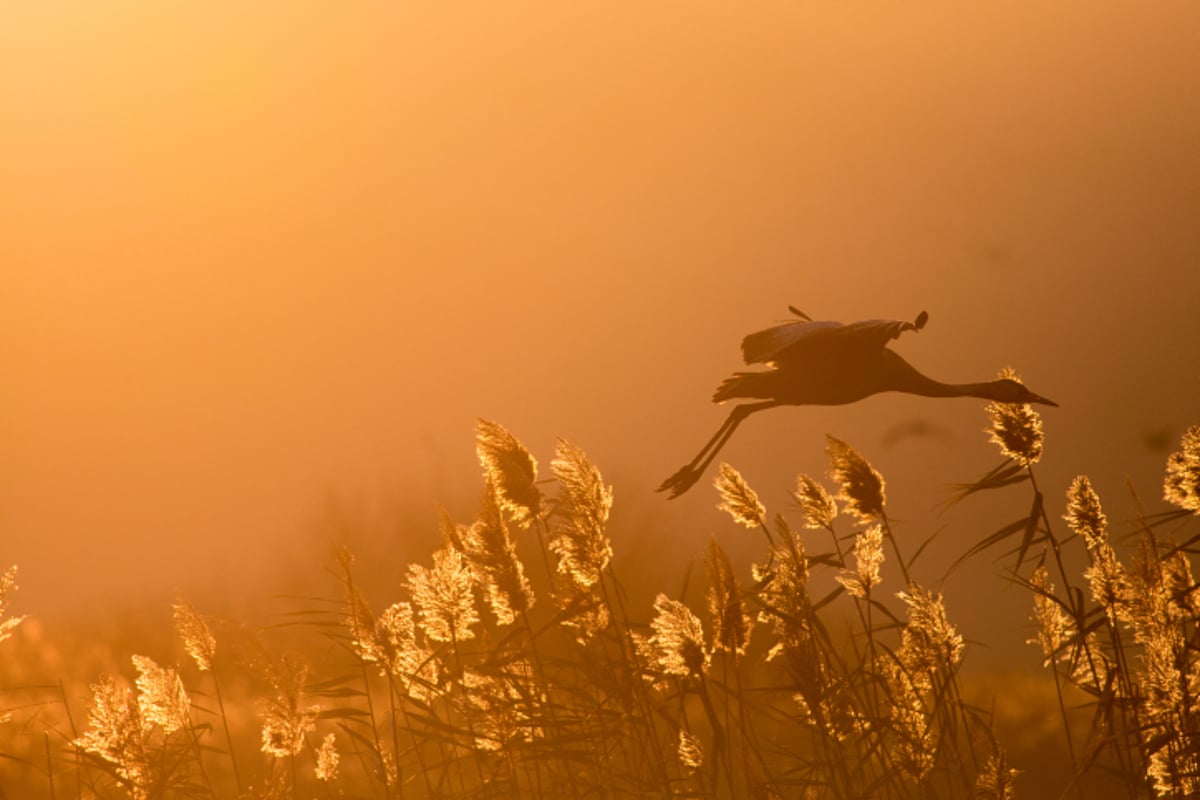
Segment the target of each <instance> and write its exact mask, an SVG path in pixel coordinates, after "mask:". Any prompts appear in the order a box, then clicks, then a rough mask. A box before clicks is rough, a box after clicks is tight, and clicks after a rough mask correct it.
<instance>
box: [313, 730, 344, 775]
mask: <svg viewBox="0 0 1200 800" xmlns="http://www.w3.org/2000/svg"><path fill="white" fill-rule="evenodd" d="M336 739H337V736H336V734H333V733H329V734H326V735H325V738H324V739H322V740H321V746H320V747H318V748H317V752H316V762H317V763H316V766H315V767H314V768H313V774H314V775H316V778H317V780H319V781H324V782H326V783H332V782H333V781H336V780H337V775H338V764H339V762H340V761H341V756H340V755H339V754H338V751H337V741H336Z"/></svg>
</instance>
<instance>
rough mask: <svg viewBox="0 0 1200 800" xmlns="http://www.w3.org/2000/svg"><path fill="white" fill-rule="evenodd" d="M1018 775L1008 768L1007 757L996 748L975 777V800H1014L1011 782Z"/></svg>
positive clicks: (1014, 795)
mask: <svg viewBox="0 0 1200 800" xmlns="http://www.w3.org/2000/svg"><path fill="white" fill-rule="evenodd" d="M1020 773H1021V771H1020V770H1019V769H1013V768H1012V767H1009V766H1008V755H1007V754H1006V753H1005V752H1004V750H1003V748H1000V747H999V746H997V747H996V752H995V753H993V754H992V755H990V756H988V760H987V761H986V762H985V763H984V765H983V769H981V770H980V771H979V774H978V775H977V776H976V777H975V800H1016V796H1017V793H1016V789H1015V788H1014V787H1013V782H1014V780H1015V779H1016V777H1017V775H1019V774H1020Z"/></svg>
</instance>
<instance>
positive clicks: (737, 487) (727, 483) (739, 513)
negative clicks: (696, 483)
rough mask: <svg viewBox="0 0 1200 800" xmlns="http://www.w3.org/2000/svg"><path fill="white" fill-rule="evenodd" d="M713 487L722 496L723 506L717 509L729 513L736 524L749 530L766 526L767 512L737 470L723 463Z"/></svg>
mask: <svg viewBox="0 0 1200 800" xmlns="http://www.w3.org/2000/svg"><path fill="white" fill-rule="evenodd" d="M713 485H714V486H716V487H717V493H718V494H719V495H721V504H720V505H718V506H717V508H719V509H721V510H722V511H725V512H727V513H728V514H729V516H731V517H733V521H734V522H736V523H738V524H739V525H744V526H745V527H747V528H758V527H761V526H763V525H765V524H766V519H767V510H766V509H765V508H763V504H762V503H760V502H759V501H758V494H756V493H755V491H754V490H753V489H751V488H750V485H749V484H748V483H746V480H745V478H743V477H742V475H741V473H739V472H738V471H737V470H736V469H734V468H733V467H731V466H729V465H728V464H726V463H724V462H722V463H721V467H720V469H719V470H718V472H717V477H716V479H715V480H714V481H713Z"/></svg>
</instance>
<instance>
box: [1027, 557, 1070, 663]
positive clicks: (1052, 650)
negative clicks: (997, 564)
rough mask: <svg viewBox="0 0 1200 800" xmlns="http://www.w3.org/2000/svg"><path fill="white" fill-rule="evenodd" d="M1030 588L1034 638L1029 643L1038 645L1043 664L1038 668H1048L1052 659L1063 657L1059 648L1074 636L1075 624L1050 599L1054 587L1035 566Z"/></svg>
mask: <svg viewBox="0 0 1200 800" xmlns="http://www.w3.org/2000/svg"><path fill="white" fill-rule="evenodd" d="M1029 585H1030V586H1031V587H1032V588H1033V590H1034V592H1033V620H1034V622H1036V623H1037V628H1038V634H1037V638H1036V639H1030V640H1029V644H1039V645H1041V647H1042V654H1043V655H1044V656H1045V661H1044V662H1043V664H1042V666H1046V667H1048V666H1050V664H1051V663H1053V662H1054V661H1055V660H1058V659H1061V658H1062V657H1063V655H1064V654H1063V648H1064V647H1065V646H1066V644H1067V643H1068V642H1070V641H1071V639H1072V638H1073V637H1074V635H1075V624H1074V623H1073V622H1072V620H1071V617H1070V616H1069V615H1068V614H1067V612H1066V611H1064V610H1063V607H1062V606H1061V605H1060V604H1059V603H1058V602H1057V601H1056V600H1055V599H1054V584H1053V583H1051V582H1050V574H1049V573H1048V572H1047V571H1046V568H1045V567H1044V566H1043V565H1041V564H1039V565H1038V566H1037V569H1035V570H1034V571H1033V575H1032V576H1030V578H1029Z"/></svg>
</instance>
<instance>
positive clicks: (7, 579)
mask: <svg viewBox="0 0 1200 800" xmlns="http://www.w3.org/2000/svg"><path fill="white" fill-rule="evenodd" d="M17 588H18V587H17V566H16V565H15V564H14V565H13V566H11V567H9V568H8V569H6V570H5V571H4V574H3V575H0V642H3V641H4V640H5V639H7V638H9V637H10V636H12V635H13V631H15V630H16V629H17V626H18V625H20V624H21V623H22V622H24V621H25V615H24V614H22V615H21V616H17V617H10V616H8V596H9V594H11V593H12V592H15V591H16V590H17Z"/></svg>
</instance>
